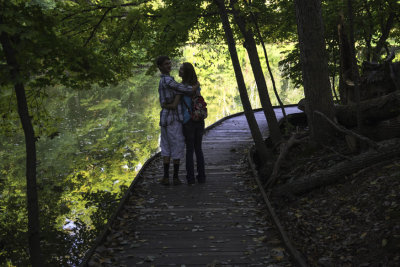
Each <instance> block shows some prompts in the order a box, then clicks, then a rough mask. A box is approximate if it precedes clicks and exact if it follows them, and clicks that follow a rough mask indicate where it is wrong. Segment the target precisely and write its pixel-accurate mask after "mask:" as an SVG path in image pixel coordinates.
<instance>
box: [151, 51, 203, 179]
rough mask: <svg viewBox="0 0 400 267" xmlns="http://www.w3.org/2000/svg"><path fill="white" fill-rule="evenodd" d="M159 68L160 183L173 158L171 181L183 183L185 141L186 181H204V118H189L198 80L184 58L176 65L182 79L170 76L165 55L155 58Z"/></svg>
mask: <svg viewBox="0 0 400 267" xmlns="http://www.w3.org/2000/svg"><path fill="white" fill-rule="evenodd" d="M156 63H157V66H158V69H159V70H160V72H161V79H160V83H159V86H158V93H159V99H160V105H161V107H162V110H161V113H160V128H161V156H162V158H163V167H164V176H163V178H162V179H161V184H163V185H169V184H170V181H169V166H170V161H171V158H172V161H173V168H174V170H173V179H172V182H173V184H174V185H179V184H182V182H181V180H180V179H179V177H178V173H179V163H180V160H181V159H182V158H183V155H184V151H185V145H186V180H187V184H188V185H192V184H195V183H196V180H197V182H198V183H205V181H206V176H205V168H204V156H203V150H202V147H201V142H202V138H203V132H204V120H199V121H195V120H193V119H192V118H191V114H192V112H193V111H192V96H193V95H194V94H198V95H199V94H200V84H199V83H198V81H197V75H196V72H195V70H194V67H193V65H192V64H190V63H188V62H185V63H183V64H182V65H181V67H180V69H179V76H180V77H181V78H182V83H178V82H176V81H175V80H174V78H173V77H171V76H170V72H171V68H172V64H171V60H170V59H169V58H168V57H167V56H160V57H158V58H157V61H156ZM194 152H195V153H196V163H197V176H196V177H195V175H194V162H193V153H194Z"/></svg>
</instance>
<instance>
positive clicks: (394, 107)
mask: <svg viewBox="0 0 400 267" xmlns="http://www.w3.org/2000/svg"><path fill="white" fill-rule="evenodd" d="M359 107H360V111H361V112H360V113H361V114H362V122H363V124H365V125H373V124H376V123H378V122H379V121H383V120H387V119H390V118H393V117H396V116H398V115H400V91H395V92H393V93H390V94H388V95H385V96H381V97H377V98H373V99H369V100H365V101H361V102H360V105H359ZM335 111H336V118H337V120H338V122H339V123H340V124H342V125H344V126H346V127H348V128H352V127H354V126H356V124H357V105H356V104H349V105H336V106H335Z"/></svg>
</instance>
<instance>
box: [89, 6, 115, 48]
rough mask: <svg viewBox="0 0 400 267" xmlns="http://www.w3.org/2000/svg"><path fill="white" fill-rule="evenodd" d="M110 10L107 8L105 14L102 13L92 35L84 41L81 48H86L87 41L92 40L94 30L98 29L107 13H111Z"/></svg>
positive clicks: (93, 31)
mask: <svg viewBox="0 0 400 267" xmlns="http://www.w3.org/2000/svg"><path fill="white" fill-rule="evenodd" d="M111 9H112V8H108V9H107V10H106V12H104V14H103V16H102V17H101V19H100V20H99V22H98V23H97V24H96V25H95V26H94V28H93V30H92V33H91V34H90V36H89V38H88V39H87V40H86V42H85V44H84V45H83V46H86V45H87V44H88V43H89V41H90V40H91V39H92V38H93V36H94V34H95V32H96V30H97V29H98V28H99V26H100V24H101V23H102V22H103V20H104V18H105V17H106V15H107V13H108V12H110V11H111Z"/></svg>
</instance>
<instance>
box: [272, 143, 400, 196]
mask: <svg viewBox="0 0 400 267" xmlns="http://www.w3.org/2000/svg"><path fill="white" fill-rule="evenodd" d="M397 156H400V139H391V140H386V141H382V142H380V143H378V150H369V151H367V152H365V153H362V154H360V155H357V156H355V157H353V158H352V159H351V160H349V161H345V162H341V163H338V164H336V165H335V166H333V167H331V168H329V169H326V170H320V171H316V172H314V173H312V174H310V175H306V176H303V177H301V178H299V179H296V180H294V181H292V182H290V183H287V184H284V185H281V186H278V187H276V188H274V190H273V191H272V195H273V196H292V195H300V194H304V193H306V192H309V191H311V190H313V189H316V188H319V187H322V186H326V185H330V184H333V183H336V182H338V181H340V180H341V179H343V178H345V177H346V176H348V175H351V174H353V173H355V172H357V171H359V170H362V169H364V168H365V167H366V166H370V165H373V164H376V163H379V162H382V161H385V160H389V159H392V158H394V157H397Z"/></svg>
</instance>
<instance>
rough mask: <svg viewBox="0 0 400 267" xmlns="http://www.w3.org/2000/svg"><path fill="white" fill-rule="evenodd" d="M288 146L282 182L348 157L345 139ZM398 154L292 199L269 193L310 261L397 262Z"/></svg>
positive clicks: (295, 242) (399, 246)
mask: <svg viewBox="0 0 400 267" xmlns="http://www.w3.org/2000/svg"><path fill="white" fill-rule="evenodd" d="M330 147H331V148H334V150H335V151H336V152H333V151H332V149H329V148H327V147H323V148H319V149H317V148H311V147H310V146H309V145H308V144H307V142H303V143H300V144H298V145H296V146H294V147H292V148H291V149H290V152H289V154H288V155H287V157H286V161H285V162H284V164H283V165H282V166H281V169H280V182H285V181H284V180H285V177H286V179H287V180H288V179H292V178H293V177H294V178H296V177H301V176H303V175H306V174H310V173H312V172H315V171H317V170H323V169H326V168H329V167H331V166H333V165H335V164H337V163H339V162H341V161H343V160H346V158H347V157H351V156H352V154H351V153H350V152H349V150H348V148H347V146H346V143H345V142H344V141H340V140H339V139H338V140H336V141H335V142H334V143H332V144H330ZM399 192H400V158H394V159H392V160H390V161H386V162H383V163H377V164H376V165H373V166H366V168H365V169H363V170H361V171H358V172H357V173H354V174H352V175H349V176H347V177H343V179H342V180H341V181H340V182H339V183H336V184H334V185H330V186H325V187H323V188H319V189H316V190H313V191H311V192H309V193H307V194H304V195H302V196H298V197H296V198H295V199H291V200H288V199H284V198H272V199H271V202H272V204H273V206H274V209H275V212H276V213H277V216H278V218H279V220H280V222H281V224H282V225H283V227H284V229H285V231H286V232H287V234H288V236H289V238H290V240H291V241H292V242H293V245H294V246H295V247H296V248H297V249H298V250H299V251H300V252H301V253H302V254H303V255H304V257H305V258H306V260H307V262H308V264H309V265H310V266H327V267H328V266H398V264H399V262H400V193H399Z"/></svg>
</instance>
